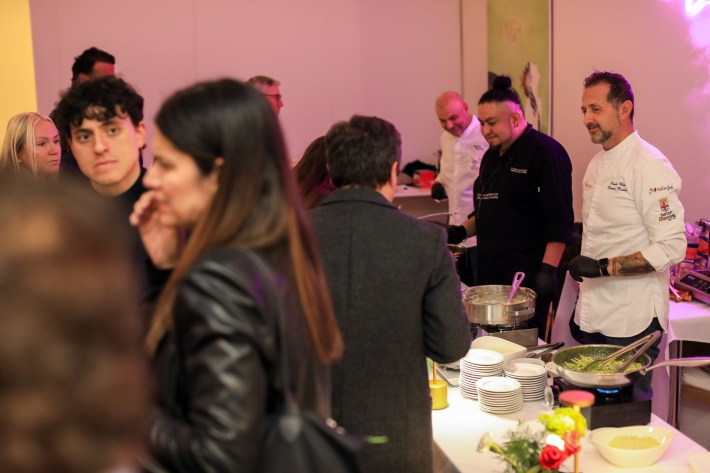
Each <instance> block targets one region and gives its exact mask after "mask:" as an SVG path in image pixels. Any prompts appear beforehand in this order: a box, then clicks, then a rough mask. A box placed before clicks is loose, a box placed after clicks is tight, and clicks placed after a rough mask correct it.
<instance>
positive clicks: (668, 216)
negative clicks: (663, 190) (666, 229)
mask: <svg viewBox="0 0 710 473" xmlns="http://www.w3.org/2000/svg"><path fill="white" fill-rule="evenodd" d="M658 207H659V210H660V211H661V213H660V215H659V216H658V221H659V222H663V221H665V220H668V221H671V220H675V213H674V212H673V209H671V206H670V204H669V203H668V197H661V198H660V199H658Z"/></svg>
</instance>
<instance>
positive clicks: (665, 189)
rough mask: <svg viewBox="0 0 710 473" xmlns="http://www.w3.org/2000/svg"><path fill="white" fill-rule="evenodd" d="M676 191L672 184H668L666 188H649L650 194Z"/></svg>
mask: <svg viewBox="0 0 710 473" xmlns="http://www.w3.org/2000/svg"><path fill="white" fill-rule="evenodd" d="M673 189H674V187H673V185H672V184H668V185H666V186H660V187H649V188H648V193H649V194H655V193H656V192H662V191H668V192H671V191H672V190H673Z"/></svg>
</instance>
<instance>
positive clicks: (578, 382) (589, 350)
mask: <svg viewBox="0 0 710 473" xmlns="http://www.w3.org/2000/svg"><path fill="white" fill-rule="evenodd" d="M620 348H622V347H620V346H617V345H580V346H576V347H569V348H563V349H562V350H560V351H558V352H557V353H555V355H554V356H553V357H552V361H553V363H555V364H556V365H557V373H558V374H559V375H560V376H561V377H562V379H564V380H565V381H567V382H569V383H572V384H574V385H575V386H579V387H582V388H619V387H622V386H628V385H630V384H633V383H635V382H636V381H638V380H639V379H641V378H642V377H643V375H645V374H646V373H647V372H649V371H651V370H654V369H656V368H660V367H662V366H683V367H693V366H705V365H710V357H695V358H675V359H673V360H668V361H664V362H661V363H656V364H655V365H651V357H649V356H648V355H647V354H645V353H644V354H643V355H641V356H640V357H639V359H638V360H637V361H638V362H639V363H641V365H642V366H643V367H642V368H640V369H638V370H636V371H629V372H626V373H583V372H581V371H573V370H571V369H569V368H565V366H566V364H567V363H568V362H570V361H571V360H573V359H574V358H577V357H578V356H580V355H585V356H589V357H592V358H594V359H601V358H604V357H606V356H609V355H611V354H612V353H614V352H615V351H617V350H618V349H620ZM629 356H631V354H628V355H627V356H626V357H623V356H622V357H621V359H622V360H623V359H626V358H628V357H629Z"/></svg>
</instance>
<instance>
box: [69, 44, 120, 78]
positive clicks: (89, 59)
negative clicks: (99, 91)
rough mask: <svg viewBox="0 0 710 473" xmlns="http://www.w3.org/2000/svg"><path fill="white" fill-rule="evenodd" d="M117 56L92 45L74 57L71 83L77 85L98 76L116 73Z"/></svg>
mask: <svg viewBox="0 0 710 473" xmlns="http://www.w3.org/2000/svg"><path fill="white" fill-rule="evenodd" d="M115 66H116V58H115V57H113V55H111V54H109V53H107V52H106V51H102V50H100V49H99V48H96V47H91V48H89V49H87V50H86V51H84V52H83V53H81V54H80V55H78V56H77V57H75V58H74V64H72V67H71V83H72V85H76V84H78V83H80V82H85V81H87V80H90V79H96V78H97V77H104V76H115V75H116V70H115Z"/></svg>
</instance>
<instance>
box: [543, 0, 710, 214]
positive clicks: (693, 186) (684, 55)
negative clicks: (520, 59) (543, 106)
mask: <svg viewBox="0 0 710 473" xmlns="http://www.w3.org/2000/svg"><path fill="white" fill-rule="evenodd" d="M683 4H684V1H683V0H670V1H661V0H597V1H595V2H593V3H589V2H586V1H583V0H554V1H553V74H552V76H553V115H552V117H553V136H554V137H555V138H556V139H557V140H558V141H560V142H561V143H562V144H563V145H564V146H565V148H566V149H567V151H568V152H569V154H570V157H571V158H572V163H573V166H574V176H573V189H574V199H575V202H574V204H575V215H576V217H577V220H581V188H582V177H583V176H584V171H585V170H586V167H587V163H588V162H589V160H590V158H591V157H592V156H593V155H594V154H595V153H596V152H598V151H599V150H600V149H601V148H600V146H598V145H594V144H592V143H591V142H590V141H589V135H588V133H587V130H586V129H585V128H584V126H583V125H582V117H581V112H580V103H581V97H582V88H583V86H582V81H583V80H584V78H585V77H586V76H587V75H589V74H590V73H591V72H593V70H594V69H595V68H596V69H598V70H610V71H614V72H618V73H621V74H623V75H624V76H625V77H626V78H627V79H628V80H629V82H630V83H631V86H632V87H633V89H634V94H635V103H636V112H635V115H634V122H635V125H636V128H637V130H638V131H639V134H640V135H641V137H642V138H644V139H645V140H646V141H648V142H650V143H651V144H653V145H654V146H656V147H657V148H658V149H660V150H661V151H662V152H663V153H664V154H665V155H666V156H667V157H668V158H669V159H670V160H671V162H672V163H673V166H674V167H675V169H676V171H678V173H679V174H680V176H681V178H682V180H683V188H682V191H681V194H680V198H681V201H682V202H683V205H684V207H685V211H686V218H685V220H686V221H694V220H697V219H698V218H700V217H705V218H708V217H710V200H709V199H708V198H707V196H708V190H709V189H710V127H709V126H708V125H710V95H708V94H701V93H699V89H701V88H703V87H707V86H708V85H709V84H710V74H709V73H708V58H709V56H708V52H709V51H708V50H707V49H705V51H704V52H703V51H702V50H698V49H696V48H695V47H694V46H693V45H692V44H691V35H690V31H691V30H690V28H691V25H690V23H689V20H688V18H687V17H686V15H685V13H684V11H683ZM707 18H710V8H706V9H705V10H704V11H703V12H702V13H701V14H700V15H699V17H698V18H697V19H695V20H693V21H694V22H700V21H707ZM696 26H697V23H696Z"/></svg>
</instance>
